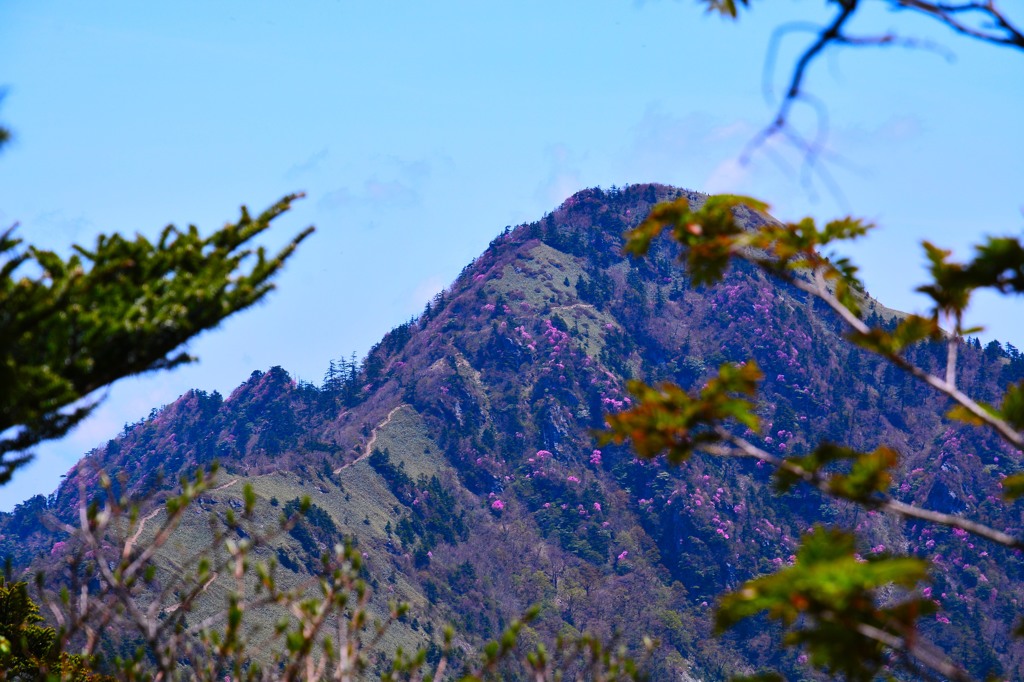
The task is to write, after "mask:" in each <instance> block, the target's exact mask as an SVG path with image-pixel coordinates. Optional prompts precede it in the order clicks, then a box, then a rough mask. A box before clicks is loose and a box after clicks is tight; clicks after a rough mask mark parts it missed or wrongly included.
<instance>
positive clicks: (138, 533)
mask: <svg viewBox="0 0 1024 682" xmlns="http://www.w3.org/2000/svg"><path fill="white" fill-rule="evenodd" d="M390 418H391V416H390V415H388V419H390ZM375 433H376V432H375ZM236 483H238V479H237V478H233V479H231V480H230V481H228V482H227V483H225V484H224V485H221V486H217V487H216V488H211V489H210V492H211V493H215V492H217V491H218V490H224V489H225V488H228V487H230V486H233V485H234V484H236ZM161 511H163V508H162V507H157V508H156V509H154V510H153V511H151V512H149V513H148V514H146V515H145V516H143V517H142V520H140V521H139V525H138V527H137V528H136V529H135V532H134V533H132V536H131V537H130V538H128V542H126V543H124V551H123V552H122V556H128V555H129V554H131V551H132V548H133V547H135V543H136V542H138V541H139V538H140V537H142V531H144V530H145V529H146V524H147V523H148V522H149V521H150V519H152V518H153V517H154V516H156V515H157V514H159V513H160V512H161Z"/></svg>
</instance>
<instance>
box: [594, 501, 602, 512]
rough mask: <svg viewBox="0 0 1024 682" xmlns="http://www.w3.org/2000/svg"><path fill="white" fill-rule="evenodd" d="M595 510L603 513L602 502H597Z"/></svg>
mask: <svg viewBox="0 0 1024 682" xmlns="http://www.w3.org/2000/svg"><path fill="white" fill-rule="evenodd" d="M594 509H596V510H597V511H601V503H600V502H595V503H594Z"/></svg>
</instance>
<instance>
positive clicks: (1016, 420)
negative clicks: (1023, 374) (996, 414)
mask: <svg viewBox="0 0 1024 682" xmlns="http://www.w3.org/2000/svg"><path fill="white" fill-rule="evenodd" d="M999 407H1000V413H1001V414H1000V416H1001V417H1002V418H1003V419H1004V420H1006V423H1007V424H1009V425H1010V426H1012V427H1013V428H1015V429H1018V430H1021V429H1024V381H1021V382H1019V383H1017V384H1010V386H1008V387H1007V389H1006V393H1005V394H1004V395H1003V402H1002V404H1001V405H1000V406H999Z"/></svg>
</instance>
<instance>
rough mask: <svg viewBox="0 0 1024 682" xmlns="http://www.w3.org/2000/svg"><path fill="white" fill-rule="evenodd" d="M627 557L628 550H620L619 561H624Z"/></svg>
mask: <svg viewBox="0 0 1024 682" xmlns="http://www.w3.org/2000/svg"><path fill="white" fill-rule="evenodd" d="M627 556H629V550H628V549H624V550H622V554H620V555H619V561H624V560H625V559H626V557H627Z"/></svg>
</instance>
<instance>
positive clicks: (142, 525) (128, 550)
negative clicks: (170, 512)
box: [121, 507, 162, 556]
mask: <svg viewBox="0 0 1024 682" xmlns="http://www.w3.org/2000/svg"><path fill="white" fill-rule="evenodd" d="M161 511H162V508H161V507H157V508H156V509H154V510H153V511H151V512H149V513H148V514H146V515H145V516H143V517H142V520H140V521H139V525H138V527H137V528H136V529H135V532H134V533H132V536H131V537H130V538H128V542H126V543H124V551H123V552H122V554H121V555H122V556H128V555H129V554H131V553H132V547H134V546H135V543H136V542H138V541H139V537H140V536H141V535H142V531H143V530H144V529H145V528H146V522H148V521H149V520H150V519H151V518H153V517H154V516H156V515H157V514H159V513H160V512H161Z"/></svg>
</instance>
